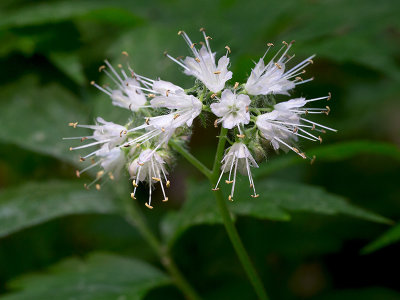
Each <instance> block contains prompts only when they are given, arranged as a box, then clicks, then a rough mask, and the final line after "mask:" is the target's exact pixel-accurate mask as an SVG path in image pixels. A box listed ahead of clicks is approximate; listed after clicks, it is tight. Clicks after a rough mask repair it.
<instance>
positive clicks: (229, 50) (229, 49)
mask: <svg viewBox="0 0 400 300" xmlns="http://www.w3.org/2000/svg"><path fill="white" fill-rule="evenodd" d="M225 49H226V50H228V52H229V54H230V53H231V52H232V51H231V48H230V47H229V46H225Z"/></svg>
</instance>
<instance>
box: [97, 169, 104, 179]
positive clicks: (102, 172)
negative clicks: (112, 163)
mask: <svg viewBox="0 0 400 300" xmlns="http://www.w3.org/2000/svg"><path fill="white" fill-rule="evenodd" d="M103 175H104V171H103V170H101V171H99V172H97V174H96V178H100V177H102V176H103Z"/></svg>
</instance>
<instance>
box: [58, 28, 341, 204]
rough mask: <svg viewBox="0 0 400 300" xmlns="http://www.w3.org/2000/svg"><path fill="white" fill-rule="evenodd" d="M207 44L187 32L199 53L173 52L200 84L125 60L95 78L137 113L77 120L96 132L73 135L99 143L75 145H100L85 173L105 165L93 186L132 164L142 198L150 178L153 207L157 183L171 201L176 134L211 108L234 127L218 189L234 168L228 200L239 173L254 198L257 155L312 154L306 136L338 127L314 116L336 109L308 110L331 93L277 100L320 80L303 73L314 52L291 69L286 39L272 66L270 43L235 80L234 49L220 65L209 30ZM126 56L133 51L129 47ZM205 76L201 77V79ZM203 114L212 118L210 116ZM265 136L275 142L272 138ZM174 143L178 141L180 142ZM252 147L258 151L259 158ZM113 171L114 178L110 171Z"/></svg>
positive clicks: (183, 135)
mask: <svg viewBox="0 0 400 300" xmlns="http://www.w3.org/2000/svg"><path fill="white" fill-rule="evenodd" d="M201 32H202V34H203V37H204V42H201V43H200V44H201V48H200V49H199V50H198V49H197V48H196V44H195V43H193V42H192V41H191V40H190V38H189V37H188V35H187V34H186V33H185V32H183V31H179V33H178V34H179V35H181V36H182V37H183V38H184V40H185V41H186V43H187V44H188V46H189V47H190V49H191V51H192V53H193V56H194V57H186V58H184V59H183V58H179V59H175V58H173V57H171V56H170V55H169V54H166V55H167V56H168V57H169V58H170V59H171V60H173V61H174V62H176V63H177V64H178V65H180V66H181V67H182V68H183V69H184V73H185V74H187V75H191V76H194V77H195V78H197V80H198V81H197V82H195V84H194V86H193V87H191V88H189V89H184V88H182V87H180V86H178V85H175V84H173V83H171V82H169V81H165V80H161V79H159V78H158V79H156V80H154V79H150V78H148V77H145V76H143V75H140V74H137V73H135V72H134V71H133V69H132V68H131V67H130V65H129V64H127V66H126V67H125V68H124V67H123V66H122V65H118V68H114V67H113V66H112V65H111V64H110V63H109V62H108V61H107V60H106V61H105V65H103V66H101V67H100V68H99V71H101V72H103V73H105V74H106V75H107V77H109V78H110V79H111V81H112V83H113V86H114V87H113V88H111V87H109V86H108V85H104V86H100V85H98V84H97V83H95V82H94V81H93V82H92V84H93V85H94V86H95V87H96V88H97V89H99V90H100V91H102V92H104V93H106V94H107V95H108V96H110V98H111V100H112V101H111V102H112V104H113V105H114V106H118V107H122V108H125V109H129V110H130V111H131V112H132V116H131V118H130V119H129V120H123V121H122V122H121V124H117V123H113V122H108V121H105V120H104V119H102V118H101V117H99V118H97V120H96V124H95V125H80V124H78V122H74V123H70V126H72V127H74V128H86V129H90V130H92V134H90V135H86V136H78V137H71V138H66V139H72V140H80V141H81V142H84V141H86V140H91V142H88V143H85V144H83V145H79V146H75V147H71V148H70V150H85V149H86V148H88V149H89V148H92V147H95V148H96V149H95V150H91V152H89V153H88V154H85V155H84V156H82V157H81V159H80V160H81V161H87V160H88V159H90V161H91V164H90V165H89V166H86V167H84V168H83V169H82V170H80V171H76V175H77V176H78V177H79V176H80V175H81V174H83V173H85V172H87V171H89V170H91V171H93V170H97V172H96V173H95V174H96V176H95V179H94V180H93V181H92V182H91V183H89V184H88V185H86V184H85V187H86V188H90V187H91V186H92V185H94V184H95V186H96V188H97V189H100V184H99V182H100V181H102V182H104V181H105V180H104V178H105V177H107V178H109V179H111V180H113V179H115V178H117V176H118V175H120V174H121V173H122V170H123V169H125V170H127V171H128V173H129V174H130V176H131V180H132V184H133V192H132V193H131V197H132V199H136V198H135V197H136V191H137V188H138V185H139V183H143V182H145V183H147V184H148V187H149V198H148V201H147V202H146V203H145V205H146V206H147V207H148V208H150V209H152V208H153V206H152V193H153V192H152V191H153V188H155V186H158V184H159V187H160V188H161V191H162V194H163V199H162V201H163V202H166V201H167V200H168V197H167V196H166V193H165V188H166V187H169V185H170V182H169V181H168V179H167V175H168V172H167V169H168V170H169V169H170V168H171V162H172V158H173V156H174V151H173V150H172V148H171V147H170V143H169V142H170V140H173V142H174V143H175V144H176V143H177V142H178V143H180V144H185V143H187V141H188V140H189V138H190V135H191V133H192V131H191V130H190V128H191V127H192V126H193V122H194V120H195V119H196V118H197V117H199V116H201V115H204V114H208V115H209V114H210V113H212V114H214V115H215V116H216V117H217V119H216V120H215V122H214V125H215V126H216V127H217V126H218V124H222V126H223V127H224V128H226V129H228V130H229V131H228V135H227V136H224V137H220V138H224V139H226V140H227V141H228V143H230V146H229V147H228V148H227V149H226V150H225V155H224V157H223V158H222V161H221V163H222V167H221V174H220V176H219V179H218V181H217V182H216V185H215V188H214V190H217V189H219V185H220V183H221V180H222V177H223V175H224V174H225V173H228V179H227V180H226V181H225V182H226V183H227V184H231V185H232V186H231V191H230V194H229V197H228V199H229V200H233V197H234V192H235V187H236V178H237V173H238V171H239V173H241V174H243V175H246V176H247V177H248V179H249V183H250V187H251V189H252V192H253V193H252V195H251V196H252V197H258V194H257V193H256V189H255V184H254V180H253V176H252V173H251V168H258V164H257V161H256V159H257V160H259V161H261V160H262V159H263V158H264V157H265V156H266V152H267V150H268V147H266V146H265V145H266V144H270V145H271V147H272V149H274V150H276V151H278V150H279V149H282V150H284V151H286V152H287V151H289V150H292V151H294V152H296V153H297V154H298V155H299V156H301V157H302V158H308V157H307V155H306V154H305V153H304V152H301V151H300V150H299V148H298V145H297V143H298V140H299V138H302V139H307V140H311V141H319V142H322V138H321V135H320V134H323V133H326V130H330V131H336V130H334V129H332V128H330V127H327V126H324V125H321V124H318V123H316V122H314V121H311V120H309V119H308V117H309V116H311V115H313V114H326V115H328V113H329V111H330V108H329V106H325V107H324V108H306V107H305V106H306V104H307V103H310V102H314V101H320V100H330V98H331V95H330V93H329V96H326V97H320V98H314V99H310V100H307V99H305V98H296V99H291V100H287V101H279V102H278V103H276V98H275V97H274V96H273V95H275V94H281V95H290V91H291V90H293V89H294V88H295V87H296V86H297V85H299V84H301V83H305V82H308V81H310V80H312V78H310V79H306V80H303V79H302V78H301V77H300V75H301V74H303V73H304V72H305V71H304V68H305V67H306V66H307V65H309V64H311V63H312V58H313V57H314V56H310V57H308V58H307V59H305V60H303V61H302V62H300V63H299V64H297V65H295V66H294V67H291V68H290V67H288V63H289V62H290V61H291V59H292V58H293V57H294V55H293V56H288V51H289V49H291V47H292V45H293V43H289V44H288V43H286V42H283V46H282V47H281V48H280V50H278V51H277V53H276V54H275V55H274V56H273V57H272V58H271V60H270V61H269V62H268V63H267V64H266V65H265V63H264V59H265V57H266V56H267V54H268V53H269V51H270V49H271V48H272V47H273V45H272V44H268V50H267V51H266V52H265V54H264V56H263V57H262V58H261V59H260V60H259V62H258V63H257V64H256V65H255V67H254V69H253V70H252V71H251V75H250V76H249V78H248V79H247V82H246V83H244V84H239V83H235V85H234V86H230V85H228V84H227V81H228V80H229V79H231V77H232V72H230V71H228V65H229V58H228V52H230V48H229V47H228V46H227V47H226V48H227V50H228V51H227V53H226V54H225V55H224V56H222V57H221V58H220V59H219V60H218V63H216V59H215V58H216V54H215V53H214V52H212V51H211V48H210V44H209V40H210V39H211V38H210V37H209V36H207V35H206V34H205V31H204V29H201ZM122 53H123V55H124V56H125V57H129V56H128V54H127V53H126V52H125V51H124V52H122ZM199 81H200V82H199ZM202 119H203V120H206V119H207V116H202ZM263 140H265V141H268V142H269V143H264V142H263ZM174 143H172V145H173V144H174ZM252 153H256V154H257V155H256V156H255V157H256V159H255V158H254V157H253V155H252ZM105 174H107V175H108V176H104V175H105Z"/></svg>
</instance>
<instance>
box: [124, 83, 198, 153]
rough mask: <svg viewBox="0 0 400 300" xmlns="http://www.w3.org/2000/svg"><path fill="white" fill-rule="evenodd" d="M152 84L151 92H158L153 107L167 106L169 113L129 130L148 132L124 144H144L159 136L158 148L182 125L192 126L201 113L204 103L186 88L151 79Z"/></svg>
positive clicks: (147, 120)
mask: <svg viewBox="0 0 400 300" xmlns="http://www.w3.org/2000/svg"><path fill="white" fill-rule="evenodd" d="M147 80H148V83H149V84H152V90H151V92H152V93H154V94H153V96H155V94H158V96H155V97H154V99H152V100H151V101H150V104H151V107H152V108H166V109H168V110H169V113H167V114H164V115H159V116H154V117H149V118H147V119H146V121H145V123H144V124H142V125H140V126H137V127H135V128H132V129H129V130H128V131H127V132H137V131H140V130H146V132H145V133H144V134H142V135H140V136H138V137H137V138H134V139H132V140H130V141H129V142H127V143H126V144H125V145H124V146H129V145H132V144H143V143H145V142H147V141H150V140H152V139H154V138H156V137H158V138H159V140H158V145H157V146H156V148H155V149H156V150H157V149H158V148H159V147H161V146H162V145H163V144H166V143H167V142H168V140H169V139H170V137H171V136H172V134H173V133H174V132H175V130H176V129H177V128H179V127H182V126H189V127H190V126H192V123H193V120H194V119H195V118H196V117H197V116H198V115H199V114H200V113H201V110H202V107H203V104H202V103H201V101H200V100H199V99H197V98H196V97H194V96H192V95H187V94H185V92H184V90H183V89H182V88H180V87H178V86H176V85H174V84H172V83H170V82H167V81H161V80H158V81H149V80H150V79H147Z"/></svg>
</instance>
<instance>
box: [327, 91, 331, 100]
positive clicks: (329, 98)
mask: <svg viewBox="0 0 400 300" xmlns="http://www.w3.org/2000/svg"><path fill="white" fill-rule="evenodd" d="M331 98H332V94H331V92H329V93H328V98H327V99H326V101H329V100H331Z"/></svg>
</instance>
